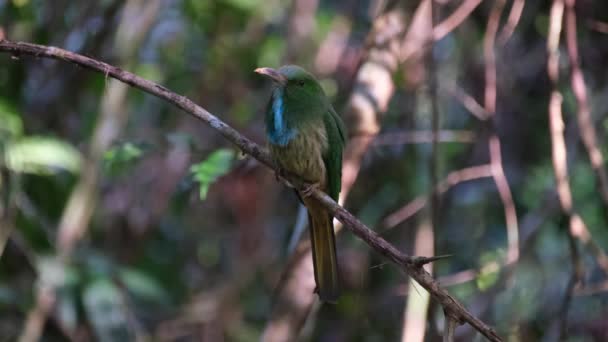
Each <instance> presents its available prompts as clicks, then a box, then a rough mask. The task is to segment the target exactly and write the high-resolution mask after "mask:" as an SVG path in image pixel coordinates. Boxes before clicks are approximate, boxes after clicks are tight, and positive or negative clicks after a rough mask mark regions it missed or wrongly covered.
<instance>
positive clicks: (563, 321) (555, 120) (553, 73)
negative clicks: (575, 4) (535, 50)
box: [547, 0, 586, 338]
mask: <svg viewBox="0 0 608 342" xmlns="http://www.w3.org/2000/svg"><path fill="white" fill-rule="evenodd" d="M563 13H564V1H563V0H554V1H553V5H552V6H551V17H550V22H549V36H548V38H547V53H548V60H547V73H548V74H549V79H550V80H551V84H552V86H553V89H552V90H551V98H550V100H549V130H550V132H551V147H552V148H551V156H552V160H553V170H554V173H555V181H556V186H557V194H558V198H559V202H560V206H561V208H562V211H563V212H564V214H566V215H567V216H568V218H569V220H570V222H569V223H570V224H569V227H570V229H569V230H568V234H567V236H568V242H569V246H570V256H571V258H572V275H571V278H570V280H569V282H568V285H567V288H566V295H565V296H564V300H563V302H562V305H561V308H560V316H561V318H560V326H561V335H562V338H563V337H565V336H566V335H567V316H568V310H569V306H570V301H571V298H572V292H573V290H574V287H575V285H576V284H577V283H579V282H580V281H582V277H583V272H584V270H583V265H582V263H581V261H580V259H579V253H578V251H577V246H576V238H575V230H576V229H577V228H576V225H577V223H578V225H581V224H582V225H583V226H584V223H583V221H582V220H581V219H580V218H579V217H578V214H576V213H575V212H574V209H573V207H572V193H571V191H570V184H569V183H568V157H567V150H566V143H565V141H564V121H563V116H562V95H561V93H560V91H559V89H558V86H559V84H558V82H559V40H560V35H561V31H562V21H563V20H562V18H563ZM579 229H580V227H579ZM585 229H586V228H585Z"/></svg>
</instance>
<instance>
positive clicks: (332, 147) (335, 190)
mask: <svg viewBox="0 0 608 342" xmlns="http://www.w3.org/2000/svg"><path fill="white" fill-rule="evenodd" d="M323 120H324V123H325V129H326V130H327V141H328V142H329V147H328V149H327V152H326V153H325V156H324V157H323V161H324V162H325V169H326V172H327V194H328V195H329V196H330V197H331V198H333V199H334V200H336V201H337V200H338V195H339V194H340V187H341V185H342V150H343V149H344V143H345V140H346V136H345V129H344V124H343V123H342V119H340V117H339V116H338V114H336V112H335V111H334V110H333V108H332V109H331V110H330V111H329V113H328V115H324V118H323Z"/></svg>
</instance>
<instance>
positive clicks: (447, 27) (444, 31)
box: [433, 0, 481, 41]
mask: <svg viewBox="0 0 608 342" xmlns="http://www.w3.org/2000/svg"><path fill="white" fill-rule="evenodd" d="M480 3H481V0H464V1H463V2H462V4H461V5H460V6H459V7H458V8H457V9H456V10H455V11H454V13H452V14H451V15H450V16H449V17H448V18H447V19H445V20H444V21H442V22H441V23H439V25H437V26H436V27H435V28H434V29H433V39H434V40H436V41H437V40H440V39H442V38H443V37H445V36H447V35H448V33H450V32H452V31H453V30H454V29H455V28H456V27H458V25H460V24H462V22H464V20H465V19H466V18H467V17H468V16H469V15H470V14H471V12H473V10H474V9H475V8H477V6H479V4H480Z"/></svg>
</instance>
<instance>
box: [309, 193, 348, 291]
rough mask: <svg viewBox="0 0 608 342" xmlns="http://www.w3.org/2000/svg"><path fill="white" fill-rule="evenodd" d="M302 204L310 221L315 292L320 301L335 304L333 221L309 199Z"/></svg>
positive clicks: (335, 280) (335, 261)
mask: <svg viewBox="0 0 608 342" xmlns="http://www.w3.org/2000/svg"><path fill="white" fill-rule="evenodd" d="M304 202H305V204H306V207H307V208H308V215H309V221H310V242H311V244H312V255H313V265H314V269H315V281H316V283H317V292H318V294H319V298H320V299H321V300H322V301H325V302H330V303H331V302H336V301H337V299H338V296H339V295H340V289H339V284H338V260H337V256H336V238H335V236H334V226H333V221H332V218H331V216H330V215H329V214H328V213H327V212H326V211H325V209H324V208H323V207H322V206H321V205H320V204H319V203H317V202H316V201H314V200H312V199H310V200H305V201H304Z"/></svg>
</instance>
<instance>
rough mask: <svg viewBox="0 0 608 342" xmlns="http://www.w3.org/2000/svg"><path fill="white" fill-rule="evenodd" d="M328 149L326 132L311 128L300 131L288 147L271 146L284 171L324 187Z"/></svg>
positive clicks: (273, 155)
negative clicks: (324, 159) (325, 154)
mask: <svg viewBox="0 0 608 342" xmlns="http://www.w3.org/2000/svg"><path fill="white" fill-rule="evenodd" d="M320 127H323V126H320ZM323 128H324V127H323ZM327 147H328V145H327V134H326V133H325V130H324V129H317V128H315V127H314V126H311V127H305V128H304V129H300V130H299V131H298V133H297V134H296V136H295V137H294V138H293V139H292V140H291V141H290V142H289V143H288V144H287V145H286V146H279V145H274V144H270V153H271V154H272V157H273V158H274V160H275V161H276V162H277V163H278V164H279V166H280V167H281V168H283V169H284V170H286V171H288V172H291V173H295V174H297V175H299V176H301V177H302V178H304V179H305V180H306V181H309V182H312V183H321V185H322V186H324V185H325V180H326V174H325V163H324V162H323V154H324V153H325V151H326V150H327Z"/></svg>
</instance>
